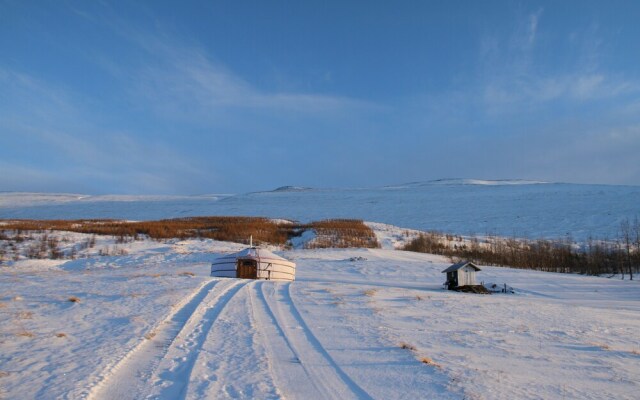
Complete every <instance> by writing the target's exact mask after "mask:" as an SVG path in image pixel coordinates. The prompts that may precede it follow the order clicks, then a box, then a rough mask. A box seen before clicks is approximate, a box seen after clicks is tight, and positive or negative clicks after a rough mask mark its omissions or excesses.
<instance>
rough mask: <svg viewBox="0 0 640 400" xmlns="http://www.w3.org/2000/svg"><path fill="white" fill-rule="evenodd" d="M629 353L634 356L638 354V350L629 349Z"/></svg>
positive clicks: (639, 353)
mask: <svg viewBox="0 0 640 400" xmlns="http://www.w3.org/2000/svg"><path fill="white" fill-rule="evenodd" d="M630 353H631V354H633V355H635V356H640V350H638V349H633V350H631V351H630Z"/></svg>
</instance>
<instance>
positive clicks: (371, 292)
mask: <svg viewBox="0 0 640 400" xmlns="http://www.w3.org/2000/svg"><path fill="white" fill-rule="evenodd" d="M377 292H378V289H367V290H365V291H364V292H363V293H364V295H365V296H369V297H372V296H375V294H376V293H377Z"/></svg>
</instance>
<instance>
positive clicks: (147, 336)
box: [144, 332, 156, 340]
mask: <svg viewBox="0 0 640 400" xmlns="http://www.w3.org/2000/svg"><path fill="white" fill-rule="evenodd" d="M154 337H156V333H155V332H149V333H147V334H145V335H144V338H145V339H147V340H151V339H153V338H154Z"/></svg>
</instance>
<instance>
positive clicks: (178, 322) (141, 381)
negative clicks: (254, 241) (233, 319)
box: [87, 280, 240, 400]
mask: <svg viewBox="0 0 640 400" xmlns="http://www.w3.org/2000/svg"><path fill="white" fill-rule="evenodd" d="M239 284H240V283H236V282H229V283H227V282H224V281H220V280H212V281H210V282H208V283H206V284H204V285H203V286H202V287H201V288H200V289H199V290H197V291H196V292H195V293H194V294H193V295H192V296H191V297H190V298H189V299H188V300H186V302H185V304H184V305H183V306H182V307H181V308H179V309H178V310H177V311H176V312H175V313H173V314H172V315H171V316H169V317H168V318H166V319H165V320H164V322H163V323H161V324H159V325H158V328H157V330H156V335H155V336H154V337H153V338H151V339H145V340H143V341H142V342H140V343H139V344H138V345H137V346H136V347H135V348H133V349H132V350H131V351H130V352H129V353H127V355H126V356H125V357H124V358H123V359H122V360H121V361H120V362H118V364H116V366H115V367H114V368H113V369H112V370H111V371H109V372H108V373H107V374H106V376H105V378H104V379H103V380H102V382H100V383H99V384H98V385H96V386H95V387H94V388H93V389H92V391H91V392H90V393H89V395H88V396H87V398H88V399H119V400H120V399H122V400H125V399H139V398H142V397H144V396H143V395H142V393H143V392H144V391H145V389H147V388H146V386H147V385H149V380H150V379H151V378H152V377H153V375H154V371H155V370H156V369H157V368H158V366H159V365H160V363H161V362H162V361H163V359H165V358H166V357H167V354H168V353H169V351H170V350H171V348H172V347H174V346H175V345H176V344H177V343H181V342H182V340H181V339H182V338H183V337H184V336H185V335H186V334H188V333H189V332H191V329H190V328H192V326H193V325H198V324H197V321H198V320H200V319H201V317H200V316H201V314H205V313H206V312H205V311H204V310H205V309H207V308H208V305H209V304H210V303H212V302H213V303H215V304H216V305H217V304H219V302H220V299H221V298H222V297H224V296H225V294H227V293H228V292H229V291H230V290H232V289H233V288H235V287H236V286H238V285H239ZM225 304H226V302H225Z"/></svg>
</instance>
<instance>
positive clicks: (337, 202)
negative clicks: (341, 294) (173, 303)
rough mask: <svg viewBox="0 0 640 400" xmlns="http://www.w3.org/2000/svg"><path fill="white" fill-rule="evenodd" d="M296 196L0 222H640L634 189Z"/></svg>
mask: <svg viewBox="0 0 640 400" xmlns="http://www.w3.org/2000/svg"><path fill="white" fill-rule="evenodd" d="M299 189H300V188H298V190H282V189H281V190H275V191H270V192H255V193H246V194H237V195H206V196H182V197H177V196H114V195H108V196H88V195H79V194H73V195H52V194H37V193H35V194H34V193H0V219H3V218H4V219H7V218H35V219H58V218H62V219H77V218H116V219H128V220H141V219H142V220H149V219H162V218H177V217H187V216H203V215H242V216H264V217H269V218H284V219H294V220H298V221H301V222H309V221H313V220H320V219H326V218H359V219H363V220H365V221H376V222H381V223H386V224H391V225H395V226H402V227H406V228H411V229H418V230H423V231H428V230H438V231H443V232H448V233H453V234H461V235H469V234H476V235H485V234H493V235H498V236H508V237H511V236H516V237H527V238H538V237H545V238H565V237H567V236H571V237H572V238H573V239H575V240H579V241H583V240H586V239H587V238H588V237H589V236H593V237H594V238H599V239H605V238H612V237H614V236H615V235H616V234H617V233H618V230H619V227H620V221H621V220H623V219H625V218H629V219H633V218H634V217H635V216H640V187H638V186H613V185H576V184H561V183H543V182H535V181H522V180H514V181H486V180H471V179H467V180H451V179H448V180H439V181H432V182H424V183H411V184H405V185H396V186H389V187H382V188H368V189H309V188H304V190H299Z"/></svg>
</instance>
